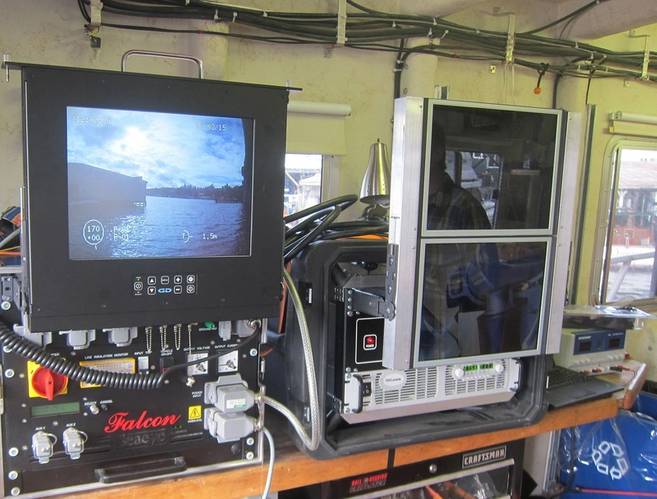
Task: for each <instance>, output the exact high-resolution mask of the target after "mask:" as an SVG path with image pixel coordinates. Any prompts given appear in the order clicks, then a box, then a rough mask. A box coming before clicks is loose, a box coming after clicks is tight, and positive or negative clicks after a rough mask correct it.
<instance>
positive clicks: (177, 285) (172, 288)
mask: <svg viewBox="0 0 657 499" xmlns="http://www.w3.org/2000/svg"><path fill="white" fill-rule="evenodd" d="M197 289H198V276H197V275H196V274H173V275H169V274H161V275H146V276H143V275H137V276H135V277H134V280H133V281H132V293H133V294H134V295H135V296H159V295H195V294H196V292H197Z"/></svg>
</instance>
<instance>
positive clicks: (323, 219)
mask: <svg viewBox="0 0 657 499" xmlns="http://www.w3.org/2000/svg"><path fill="white" fill-rule="evenodd" d="M356 201H358V196H355V195H353V194H350V195H347V196H340V197H337V198H334V199H330V200H328V201H324V202H322V203H319V204H317V205H315V206H311V207H310V208H306V209H305V210H301V211H297V212H296V213H293V214H292V215H288V216H287V217H285V218H284V221H285V224H286V230H285V248H284V252H283V253H284V258H283V259H284V261H285V263H288V262H289V261H290V260H292V259H293V258H294V257H295V256H296V255H298V254H299V253H300V252H301V251H302V250H303V249H304V248H306V247H307V246H308V245H309V244H310V243H312V242H313V241H316V240H318V239H321V240H329V239H339V238H342V237H354V236H364V235H370V234H385V233H387V232H388V225H387V224H385V223H381V222H377V223H372V222H370V221H367V220H355V221H351V222H336V221H335V220H336V219H337V218H338V217H339V216H340V214H341V213H342V211H343V210H345V209H346V208H348V207H349V206H351V205H352V204H354V203H355V202H356ZM299 220H300V222H299V223H298V224H296V225H291V224H292V223H293V222H297V221H299Z"/></svg>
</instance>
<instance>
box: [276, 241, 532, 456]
mask: <svg viewBox="0 0 657 499" xmlns="http://www.w3.org/2000/svg"><path fill="white" fill-rule="evenodd" d="M385 259H386V242H385V241H383V240H382V241H368V240H358V239H351V240H349V239H343V240H335V241H330V240H329V241H320V242H317V243H313V244H311V245H310V246H309V247H308V249H306V250H304V251H303V252H302V253H301V254H300V255H299V256H298V257H297V258H295V259H294V260H293V261H292V272H291V273H292V277H293V279H294V280H295V281H296V283H297V285H298V287H299V289H300V293H301V295H302V297H303V300H304V310H305V313H306V317H307V320H308V326H309V327H310V329H311V330H312V331H314V332H315V333H316V334H313V335H312V338H311V339H312V347H313V354H314V358H315V365H317V366H319V369H318V372H317V383H318V389H319V393H320V397H319V399H320V414H322V416H323V417H322V418H321V434H322V441H321V444H320V447H319V449H317V450H316V451H312V452H309V451H308V450H307V449H305V448H304V447H303V444H302V443H301V442H300V441H299V440H298V438H297V437H296V436H295V433H294V432H293V431H291V432H290V433H291V436H292V438H293V439H294V440H295V443H296V444H297V446H298V447H299V448H300V449H303V450H304V451H306V452H308V453H309V454H310V455H312V456H313V457H315V458H320V459H328V458H332V457H336V456H340V455H347V454H355V453H358V452H364V451H369V450H374V449H381V448H392V447H397V446H400V445H408V444H411V443H415V442H424V441H429V440H438V439H444V438H452V437H458V436H463V435H470V434H474V433H481V432H487V431H497V430H500V429H504V428H511V427H517V426H525V425H528V424H532V423H533V422H535V421H536V420H537V419H539V418H540V417H541V416H542V415H543V414H544V405H543V392H544V387H545V356H543V355H537V356H534V357H524V358H522V359H519V360H518V362H519V364H520V369H521V371H522V375H521V376H520V379H519V384H518V386H517V391H515V392H514V394H513V397H512V398H510V399H506V400H507V401H498V403H494V404H491V405H486V406H485V407H484V408H476V407H473V408H470V409H469V410H467V411H458V410H443V411H442V412H430V413H425V414H417V412H419V411H423V410H425V409H427V408H428V407H430V409H429V410H432V409H433V410H435V408H434V407H431V406H430V404H428V403H427V401H426V400H420V401H418V409H417V411H416V410H415V409H416V408H414V407H410V406H408V405H406V406H402V407H399V408H398V410H396V411H393V412H390V413H387V414H386V419H380V420H372V419H378V418H376V417H375V418H369V421H367V422H365V421H364V419H367V418H363V419H361V418H356V419H358V421H355V424H348V423H346V422H345V421H346V419H345V418H344V417H343V415H342V414H341V413H340V412H341V411H340V400H338V399H339V398H340V396H341V395H342V390H343V386H344V382H345V372H346V365H345V352H344V350H345V349H347V348H348V345H346V344H345V341H344V334H343V330H342V326H341V323H342V322H341V321H344V313H341V312H340V309H339V305H344V303H342V304H341V303H339V302H337V301H336V296H335V295H336V286H337V285H338V283H337V282H336V280H335V275H336V273H335V272H334V269H335V266H336V264H337V263H339V262H353V261H358V262H375V263H377V264H379V263H382V262H383V261H385ZM384 339H385V335H384ZM280 341H281V342H282V346H283V348H281V349H275V350H274V351H273V352H272V353H271V354H270V355H268V356H267V369H266V370H265V385H266V386H267V392H268V393H269V394H270V395H271V396H273V397H274V398H276V399H278V400H281V401H283V402H284V403H285V404H286V405H287V406H288V407H289V408H290V409H291V410H292V411H293V412H295V413H296V414H297V416H298V417H299V418H300V419H301V420H302V421H306V415H307V414H308V405H309V400H308V391H307V382H306V379H305V375H304V363H303V355H301V353H302V344H301V339H300V333H299V329H298V325H297V320H296V317H295V312H294V308H293V307H292V306H291V305H290V304H288V307H287V316H286V319H285V334H284V335H283V336H282V337H281V338H280ZM282 373H284V375H283V376H282V375H281V374H282ZM443 408H444V407H443ZM363 414H364V415H365V413H363ZM369 414H373V413H369ZM355 416H358V415H355Z"/></svg>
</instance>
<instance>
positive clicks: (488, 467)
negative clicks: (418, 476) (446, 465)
mask: <svg viewBox="0 0 657 499" xmlns="http://www.w3.org/2000/svg"><path fill="white" fill-rule="evenodd" d="M482 450H485V449H482ZM514 464H515V460H514V459H513V458H511V459H505V460H504V461H499V462H497V463H490V464H485V465H483V466H479V467H475V468H467V469H465V470H461V471H455V472H453V473H445V474H444V475H436V476H433V477H431V478H427V479H425V480H419V481H417V482H411V483H406V484H404V485H398V486H397V487H391V488H388V489H379V490H377V491H373V492H369V493H366V494H362V495H359V496H351V497H352V499H375V498H377V497H381V493H382V492H385V494H386V495H390V494H395V493H397V492H405V491H408V490H412V489H410V487H413V488H419V487H424V486H427V485H433V484H435V483H440V482H444V481H447V480H456V479H459V478H463V477H465V476H469V475H476V474H478V473H485V472H487V471H494V470H499V469H502V468H507V467H509V466H513V465H514ZM505 497H509V495H508V494H507V495H504V496H500V497H498V499H503V498H505Z"/></svg>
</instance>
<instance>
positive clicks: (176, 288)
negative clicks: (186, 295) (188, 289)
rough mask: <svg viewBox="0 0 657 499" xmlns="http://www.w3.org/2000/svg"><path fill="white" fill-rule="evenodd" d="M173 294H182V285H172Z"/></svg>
mask: <svg viewBox="0 0 657 499" xmlns="http://www.w3.org/2000/svg"><path fill="white" fill-rule="evenodd" d="M173 294H175V295H181V294H182V286H180V285H177V286H174V287H173Z"/></svg>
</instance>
